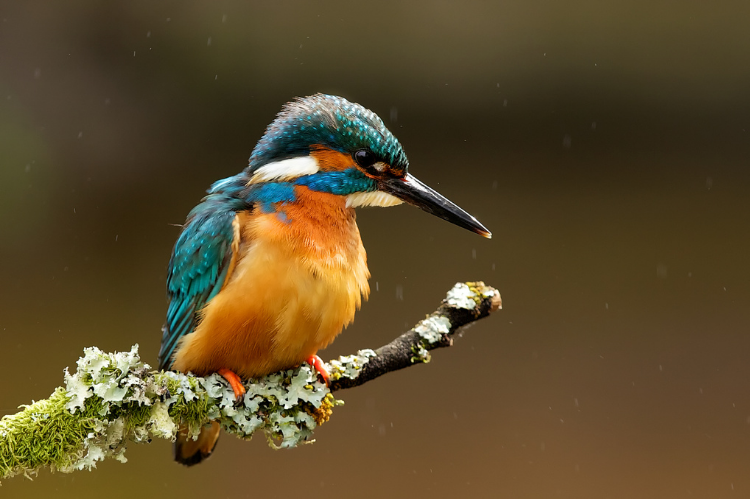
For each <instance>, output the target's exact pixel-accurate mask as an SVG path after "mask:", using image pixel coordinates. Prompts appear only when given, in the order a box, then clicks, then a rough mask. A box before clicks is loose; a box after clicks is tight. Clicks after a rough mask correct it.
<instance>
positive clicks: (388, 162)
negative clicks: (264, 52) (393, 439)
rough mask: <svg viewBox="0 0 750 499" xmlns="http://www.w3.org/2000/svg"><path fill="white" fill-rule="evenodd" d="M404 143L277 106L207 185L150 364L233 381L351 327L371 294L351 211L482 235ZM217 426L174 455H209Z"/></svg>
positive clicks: (337, 105) (326, 104)
mask: <svg viewBox="0 0 750 499" xmlns="http://www.w3.org/2000/svg"><path fill="white" fill-rule="evenodd" d="M408 169H409V162H408V160H407V159H406V154H404V151H403V149H402V148H401V144H399V142H398V140H396V138H395V137H394V136H393V135H392V134H391V132H389V131H388V129H387V128H386V127H385V125H384V124H383V121H382V120H381V119H380V118H379V117H378V116H377V115H376V114H375V113H373V112H372V111H370V110H368V109H365V108H364V107H362V106H360V105H359V104H355V103H352V102H349V101H347V100H345V99H343V98H341V97H335V96H332V95H322V94H317V95H313V96H310V97H305V98H300V99H297V100H295V101H293V102H290V103H288V104H286V105H285V106H284V107H283V109H282V110H281V112H280V113H279V114H278V116H277V117H276V119H275V120H274V121H273V122H272V123H271V124H270V125H269V126H268V128H267V129H266V132H265V134H264V135H263V137H262V138H261V139H260V141H259V142H258V144H257V145H256V146H255V149H254V150H253V152H252V155H251V156H250V164H249V166H248V167H247V168H245V169H244V170H243V171H242V172H241V173H239V174H237V175H235V176H233V177H229V178H226V179H224V180H220V181H218V182H216V183H214V184H213V186H211V188H210V189H209V191H208V195H207V196H206V197H204V198H203V200H202V201H201V202H200V204H198V205H197V206H196V207H195V208H193V210H192V211H191V212H190V214H189V215H188V217H187V221H186V223H185V225H184V226H183V227H182V232H181V233H180V236H179V238H178V239H177V243H176V244H175V246H174V250H173V252H172V258H171V260H170V262H169V275H168V278H167V292H168V297H169V307H168V311H167V320H166V323H165V325H164V328H163V334H162V340H161V351H160V352H159V367H160V369H173V370H178V371H182V372H188V371H192V372H193V373H194V374H196V375H199V376H205V375H208V374H211V373H214V372H217V373H219V374H221V375H222V376H223V377H224V378H225V379H226V380H227V381H228V382H229V383H230V385H231V386H232V388H233V390H234V392H235V396H236V397H238V398H239V397H241V396H242V395H243V394H244V392H245V388H244V387H243V385H242V382H241V378H252V377H258V376H263V375H266V374H269V373H272V372H275V371H279V370H282V369H287V368H291V367H295V366H298V365H300V364H301V363H303V362H305V361H307V362H309V363H310V364H311V365H312V366H313V367H314V368H316V369H317V371H318V372H319V373H320V374H321V376H322V377H323V378H324V379H325V380H326V382H328V379H327V378H328V375H327V373H326V371H325V366H324V364H323V362H322V361H321V360H320V358H319V357H318V356H317V352H318V350H320V349H321V348H324V347H326V346H327V345H328V344H329V343H331V341H333V339H334V338H335V337H336V336H337V335H338V334H339V333H340V332H341V330H342V329H343V328H344V327H345V326H346V325H348V324H349V323H351V322H352V320H353V318H354V312H355V311H356V310H357V309H358V308H359V306H360V304H361V302H362V299H363V298H364V299H367V296H368V294H369V292H370V288H369V285H368V283H367V280H368V278H369V277H370V273H369V271H368V269H367V262H366V255H365V249H364V247H363V246H362V240H361V239H360V236H359V229H358V228H357V223H356V221H355V213H354V208H356V207H360V206H394V205H397V204H400V203H402V202H407V203H409V204H412V205H414V206H417V207H419V208H421V209H423V210H424V211H427V212H428V213H432V214H433V215H436V216H438V217H440V218H443V219H445V220H447V221H449V222H452V223H454V224H456V225H459V226H461V227H464V228H466V229H469V230H471V231H473V232H476V233H478V234H480V235H482V236H484V237H487V238H489V237H491V234H490V232H489V231H488V230H487V229H486V228H485V227H484V226H483V225H482V224H480V223H479V222H478V221H477V220H476V219H475V218H474V217H472V216H471V215H469V214H468V213H466V212H465V211H464V210H462V209H461V208H459V207H458V206H456V205H455V204H453V203H452V202H450V201H449V200H447V199H446V198H444V197H443V196H441V195H440V194H438V193H437V192H435V191H434V190H432V189H430V188H429V187H427V186H426V185H425V184H423V183H422V182H420V181H419V180H417V179H416V178H414V177H413V176H412V175H411V174H410V173H409V172H408ZM218 436H219V425H218V423H212V424H211V425H209V426H206V427H204V428H203V429H202V431H201V435H200V436H199V438H198V439H197V440H195V441H193V440H190V439H188V438H187V437H186V435H185V433H180V434H179V435H178V438H177V441H176V443H175V448H174V450H175V460H176V461H178V462H180V463H183V464H186V465H192V464H196V463H199V462H200V461H201V460H203V459H204V458H206V457H207V456H208V455H210V454H211V452H212V451H213V448H214V446H215V445H216V440H217V439H218Z"/></svg>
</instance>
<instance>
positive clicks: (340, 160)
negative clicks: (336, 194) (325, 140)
mask: <svg viewBox="0 0 750 499" xmlns="http://www.w3.org/2000/svg"><path fill="white" fill-rule="evenodd" d="M310 156H312V157H313V158H315V160H316V161H317V162H318V168H320V171H324V172H332V171H340V170H346V169H347V168H352V167H353V166H355V165H354V160H353V159H352V157H351V155H349V154H345V153H343V152H339V151H334V150H333V149H330V148H328V147H324V146H318V145H316V146H312V147H311V148H310Z"/></svg>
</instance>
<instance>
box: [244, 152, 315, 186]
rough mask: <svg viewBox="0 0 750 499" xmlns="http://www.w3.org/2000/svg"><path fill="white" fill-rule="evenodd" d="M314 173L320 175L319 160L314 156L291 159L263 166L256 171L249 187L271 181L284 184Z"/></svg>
mask: <svg viewBox="0 0 750 499" xmlns="http://www.w3.org/2000/svg"><path fill="white" fill-rule="evenodd" d="M313 173H318V160H316V159H315V158H313V157H312V156H300V157H298V158H289V159H284V160H281V161H274V162H273V163H268V164H267V165H263V166H261V167H260V168H258V169H257V170H255V173H253V176H252V178H250V182H248V185H249V184H257V183H259V182H270V181H276V182H279V181H281V182H283V181H285V180H291V179H293V178H297V177H301V176H302V175H312V174H313Z"/></svg>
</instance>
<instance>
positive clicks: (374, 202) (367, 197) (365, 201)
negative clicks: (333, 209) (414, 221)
mask: <svg viewBox="0 0 750 499" xmlns="http://www.w3.org/2000/svg"><path fill="white" fill-rule="evenodd" d="M401 203H403V201H401V200H400V199H399V198H397V197H396V196H392V195H390V194H388V193H387V192H380V191H373V192H355V193H354V194H349V195H348V196H346V207H347V208H357V207H358V206H380V207H383V208H386V207H388V206H396V205H397V204H401Z"/></svg>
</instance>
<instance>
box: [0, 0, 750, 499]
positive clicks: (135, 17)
mask: <svg viewBox="0 0 750 499" xmlns="http://www.w3.org/2000/svg"><path fill="white" fill-rule="evenodd" d="M748 19H750V4H748V3H747V2H739V1H738V2H697V1H691V2H686V1H682V2H677V1H667V0H657V1H645V0H643V1H640V0H639V1H631V2H624V1H620V2H618V1H604V2H596V1H585V0H580V1H567V2H565V1H563V2H561V1H552V0H547V1H525V0H513V1H507V2H479V1H471V2H467V1H462V2H398V1H393V2H333V1H326V2H319V1H306V2H250V1H244V2H242V1H217V2H201V3H198V2H176V1H167V2H156V1H133V2H101V1H100V2H96V1H88V2H83V1H80V2H79V1H70V0H69V1H65V2H22V1H6V2H3V3H2V4H0V237H1V239H0V282H1V283H2V286H0V294H1V295H0V330H1V332H2V336H1V337H0V338H1V339H0V379H2V388H1V389H0V414H7V413H12V412H15V410H16V407H17V406H18V405H19V404H23V403H28V402H29V401H31V400H32V399H37V400H38V399H40V398H43V397H46V396H47V395H48V394H49V393H50V392H51V391H52V389H53V388H54V387H55V386H58V385H59V384H60V383H61V382H62V370H63V368H64V367H66V366H73V365H74V364H75V360H76V359H77V358H78V357H79V355H80V354H81V351H82V349H83V348H84V347H86V346H90V345H96V346H98V347H100V348H103V349H105V350H110V351H112V350H124V349H129V348H130V346H131V345H132V344H134V343H139V344H140V346H141V352H142V356H143V358H144V360H145V361H147V362H150V363H152V364H154V363H155V362H156V353H157V350H158V345H159V339H160V327H161V324H162V321H163V318H164V314H165V309H166V301H165V291H164V285H165V272H166V265H167V261H168V259H169V254H170V250H171V247H172V244H173V242H174V240H175V238H176V236H177V233H178V229H177V228H176V227H174V225H173V224H180V223H182V222H183V221H184V218H185V215H186V214H187V212H188V211H189V210H190V208H191V207H192V206H193V205H194V204H195V203H196V202H197V201H198V200H199V199H200V198H201V196H202V194H203V192H204V190H205V189H206V188H207V187H208V186H209V185H210V184H211V182H213V181H214V180H217V179H220V178H223V177H226V176H229V175H232V174H234V173H236V172H238V171H239V170H240V169H242V168H243V167H244V166H245V164H246V162H247V158H248V157H249V155H250V151H251V150H252V147H253V145H254V144H255V142H256V140H257V139H258V138H259V137H260V136H261V134H262V133H263V130H264V127H265V126H266V125H267V124H268V123H269V122H270V121H271V120H272V119H273V117H274V115H275V113H276V112H277V111H278V110H279V109H280V107H281V105H282V104H283V103H284V102H286V101H288V100H290V99H291V98H293V97H294V96H300V95H308V94H311V93H314V92H319V91H320V92H328V93H335V94H339V95H342V96H344V97H346V98H348V99H351V100H353V101H356V102H359V103H361V104H363V105H365V106H366V107H369V108H371V109H372V110H374V111H375V112H377V113H378V114H380V116H381V117H382V118H383V119H384V120H385V122H386V124H387V125H388V126H389V127H390V129H391V130H392V131H393V132H394V134H395V135H396V136H397V137H398V138H399V139H400V141H401V143H402V144H403V145H404V148H405V150H406V152H407V154H408V156H409V158H410V161H411V172H412V173H413V174H414V175H415V176H417V177H418V178H420V179H421V180H423V181H424V182H426V183H427V184H429V185H431V186H432V187H434V188H436V189H437V190H439V191H440V192H442V193H443V194H445V195H446V196H447V197H449V198H450V199H452V200H453V201H455V202H456V203H458V204H459V205H461V206H462V207H464V208H465V209H467V210H468V211H470V212H471V213H472V214H474V215H476V216H477V217H478V218H479V220H481V221H482V222H483V223H485V225H487V227H489V228H490V230H492V231H493V234H494V238H493V239H492V240H490V241H488V240H484V239H482V238H480V237H478V236H476V235H474V234H471V233H469V232H468V231H464V230H461V229H459V228H456V227H454V226H451V225H449V224H447V223H445V222H443V221H441V220H438V219H436V218H434V217H431V216H429V215H427V214H425V213H423V212H420V211H419V210H416V209H414V208H411V207H403V206H402V207H397V208H390V209H370V210H362V211H360V215H359V225H360V229H361V232H362V237H363V239H364V242H365V246H366V248H367V250H368V256H369V263H370V269H371V271H372V281H371V284H372V287H373V293H372V297H371V299H370V301H369V302H368V303H367V304H365V306H364V307H363V310H362V311H361V312H360V313H359V315H358V317H357V320H356V323H355V324H354V325H353V326H352V327H350V328H349V329H347V330H346V331H345V332H344V334H343V335H342V336H341V337H339V339H338V340H337V341H336V343H335V344H334V345H333V346H332V347H330V348H329V349H327V350H326V351H324V352H322V356H323V357H324V358H330V357H333V356H336V355H340V354H346V353H352V352H354V351H356V350H357V349H359V348H365V347H377V346H380V345H382V344H384V343H386V342H387V341H389V340H390V339H391V338H393V337H394V336H395V335H397V334H399V333H400V332H402V331H403V330H404V328H405V327H407V326H409V325H411V324H413V323H415V322H416V321H417V320H419V319H420V318H422V317H423V314H425V313H428V312H430V311H431V310H433V309H434V307H435V305H436V304H437V303H438V301H439V300H440V299H441V298H442V296H443V295H444V292H445V291H446V290H447V289H449V288H450V287H451V286H452V285H453V283H454V282H456V281H459V280H480V279H481V280H484V281H486V282H487V283H489V284H491V285H494V286H496V287H497V288H498V289H499V290H500V291H501V293H502V295H503V302H504V310H502V311H501V312H499V313H498V314H497V315H495V316H493V317H491V318H489V319H486V320H484V321H483V322H481V323H479V324H476V325H475V326H474V327H472V328H470V329H468V330H467V331H466V333H465V334H464V336H463V337H462V338H460V340H458V341H457V342H456V345H455V347H454V348H453V349H450V350H442V351H439V352H437V353H436V354H435V355H434V357H433V361H432V363H430V364H429V365H426V366H416V367H414V368H411V369H408V370H405V371H401V372H399V373H395V374H390V375H388V376H386V377H385V378H382V379H379V380H377V381H375V382H372V383H368V384H367V385H365V386H363V387H361V388H358V389H356V390H351V391H348V392H341V393H340V394H339V396H340V398H343V399H344V400H345V401H346V405H345V406H343V407H340V408H338V409H337V410H336V411H335V413H334V415H333V419H332V420H331V422H330V423H328V424H326V425H325V426H323V427H321V428H320V429H319V431H318V432H317V433H316V437H317V439H318V441H317V443H315V444H314V445H309V446H305V447H304V448H299V449H294V450H287V451H272V450H270V449H269V448H267V447H266V445H265V442H264V439H263V437H261V436H258V437H256V438H255V439H254V440H253V441H252V442H249V443H248V442H241V441H239V440H236V439H234V438H231V437H226V436H224V437H223V438H222V439H221V440H220V442H219V445H218V448H217V452H216V454H215V456H214V457H212V458H211V459H210V460H209V461H207V462H206V463H205V464H202V465H200V466H198V467H194V468H192V469H185V468H182V467H180V466H178V465H176V464H174V463H173V462H172V461H171V457H170V444H169V443H168V442H166V441H159V442H154V443H153V444H151V445H140V446H137V445H132V446H131V447H130V448H129V449H128V453H127V456H128V458H129V462H128V463H127V464H124V465H123V464H119V463H117V462H105V463H103V464H101V465H100V466H99V468H98V469H97V470H96V471H94V472H92V473H88V472H78V473H76V474H72V475H63V474H55V475H51V474H50V473H49V472H46V471H45V472H43V473H41V474H40V475H39V477H37V478H36V479H35V480H34V481H33V482H30V481H28V480H25V479H23V478H19V477H17V478H14V479H12V480H8V481H6V482H4V483H3V485H2V488H0V496H2V497H12V498H36V497H59V498H80V497H108V498H133V497H168V496H169V497H199V496H203V497H212V498H229V497H231V498H235V497H271V496H275V497H285V496H289V497H291V496H299V497H338V496H342V497H362V498H370V497H388V496H393V497H435V498H444V497H445V498H455V497H508V498H549V497H561V498H678V497H707V498H721V497H750V396H749V393H748V392H749V388H750V365H749V363H748V355H749V354H750V335H748V324H749V322H750V311H749V309H748V303H749V302H750V264H748V255H749V254H750V223H749V222H750V168H749V164H748V159H749V157H750V139H749V136H750V131H748V129H750V91H748V89H749V88H750V30H748ZM248 299H252V297H248Z"/></svg>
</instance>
